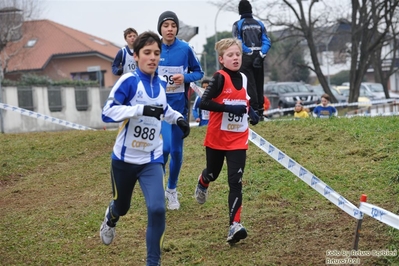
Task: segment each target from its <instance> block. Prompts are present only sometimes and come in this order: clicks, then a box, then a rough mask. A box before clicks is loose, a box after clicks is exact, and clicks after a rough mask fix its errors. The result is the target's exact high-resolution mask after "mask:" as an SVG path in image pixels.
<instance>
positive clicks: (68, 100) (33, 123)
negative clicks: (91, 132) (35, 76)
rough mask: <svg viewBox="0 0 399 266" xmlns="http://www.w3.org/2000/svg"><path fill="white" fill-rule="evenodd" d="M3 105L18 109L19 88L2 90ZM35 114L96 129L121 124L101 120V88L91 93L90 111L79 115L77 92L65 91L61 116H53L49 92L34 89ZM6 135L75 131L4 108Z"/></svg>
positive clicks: (41, 88)
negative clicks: (76, 103)
mask: <svg viewBox="0 0 399 266" xmlns="http://www.w3.org/2000/svg"><path fill="white" fill-rule="evenodd" d="M2 91H3V95H2V100H3V104H8V105H12V106H15V107H18V92H17V88H16V87H5V88H2ZM32 94H33V106H34V110H33V111H34V112H35V113H39V114H42V115H45V116H49V117H51V118H57V119H61V120H66V121H69V122H71V123H75V124H79V125H82V126H85V127H89V128H92V129H103V128H104V127H106V128H117V127H118V124H117V123H115V124H114V123H104V122H102V119H101V110H102V105H103V103H101V100H100V88H89V89H88V105H89V108H88V110H87V111H78V110H77V109H76V105H75V88H62V89H61V95H62V96H61V98H62V105H63V109H62V111H61V112H51V111H50V108H49V105H48V96H47V88H45V87H34V88H33V89H32ZM0 111H1V118H0V119H2V121H0V122H2V123H0V126H1V128H0V131H1V132H2V133H22V132H38V131H60V130H71V129H73V128H71V127H67V126H64V125H60V124H59V123H56V122H55V121H52V119H47V120H44V119H39V118H36V117H35V116H26V115H23V114H21V110H15V111H13V110H11V109H4V108H0Z"/></svg>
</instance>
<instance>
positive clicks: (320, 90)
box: [309, 85, 348, 103]
mask: <svg viewBox="0 0 399 266" xmlns="http://www.w3.org/2000/svg"><path fill="white" fill-rule="evenodd" d="M309 88H310V91H313V92H315V93H317V95H318V96H319V98H321V95H323V94H324V93H325V92H324V89H323V87H322V86H321V85H315V86H310V87H309ZM330 90H331V92H332V94H333V95H334V97H335V98H336V99H337V101H338V103H346V102H347V101H348V98H347V97H345V96H343V95H341V94H340V93H339V92H338V91H337V90H336V89H335V88H332V87H330Z"/></svg>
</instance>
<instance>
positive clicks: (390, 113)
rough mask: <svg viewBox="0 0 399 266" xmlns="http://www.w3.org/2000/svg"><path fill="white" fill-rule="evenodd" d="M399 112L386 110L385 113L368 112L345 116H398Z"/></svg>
mask: <svg viewBox="0 0 399 266" xmlns="http://www.w3.org/2000/svg"><path fill="white" fill-rule="evenodd" d="M398 115H399V112H386V113H378V114H370V113H362V114H355V115H345V117H347V118H351V117H356V116H365V117H377V116H398Z"/></svg>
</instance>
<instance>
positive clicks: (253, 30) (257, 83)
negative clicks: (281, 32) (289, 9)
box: [233, 0, 271, 120]
mask: <svg viewBox="0 0 399 266" xmlns="http://www.w3.org/2000/svg"><path fill="white" fill-rule="evenodd" d="M238 13H239V14H240V15H241V18H240V20H238V21H236V22H235V23H234V25H233V37H235V38H237V39H239V40H241V42H242V51H243V55H242V65H241V69H240V71H241V72H243V73H244V74H245V75H246V76H247V78H248V86H247V90H248V94H249V96H250V97H251V99H250V104H251V107H252V108H253V109H254V110H256V111H257V113H258V115H259V116H260V118H261V120H263V111H264V109H263V101H264V100H263V83H264V75H265V74H264V68H263V61H264V59H265V57H266V54H267V52H268V51H269V49H270V46H271V42H270V39H269V37H268V36H267V32H266V28H265V26H264V24H263V23H262V21H260V20H256V19H254V18H253V16H252V6H251V4H250V3H249V2H248V0H241V1H240V3H239V4H238Z"/></svg>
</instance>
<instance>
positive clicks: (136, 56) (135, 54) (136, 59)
mask: <svg viewBox="0 0 399 266" xmlns="http://www.w3.org/2000/svg"><path fill="white" fill-rule="evenodd" d="M133 58H134V61H136V62H137V61H138V60H139V56H138V55H137V53H136V52H133Z"/></svg>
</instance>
